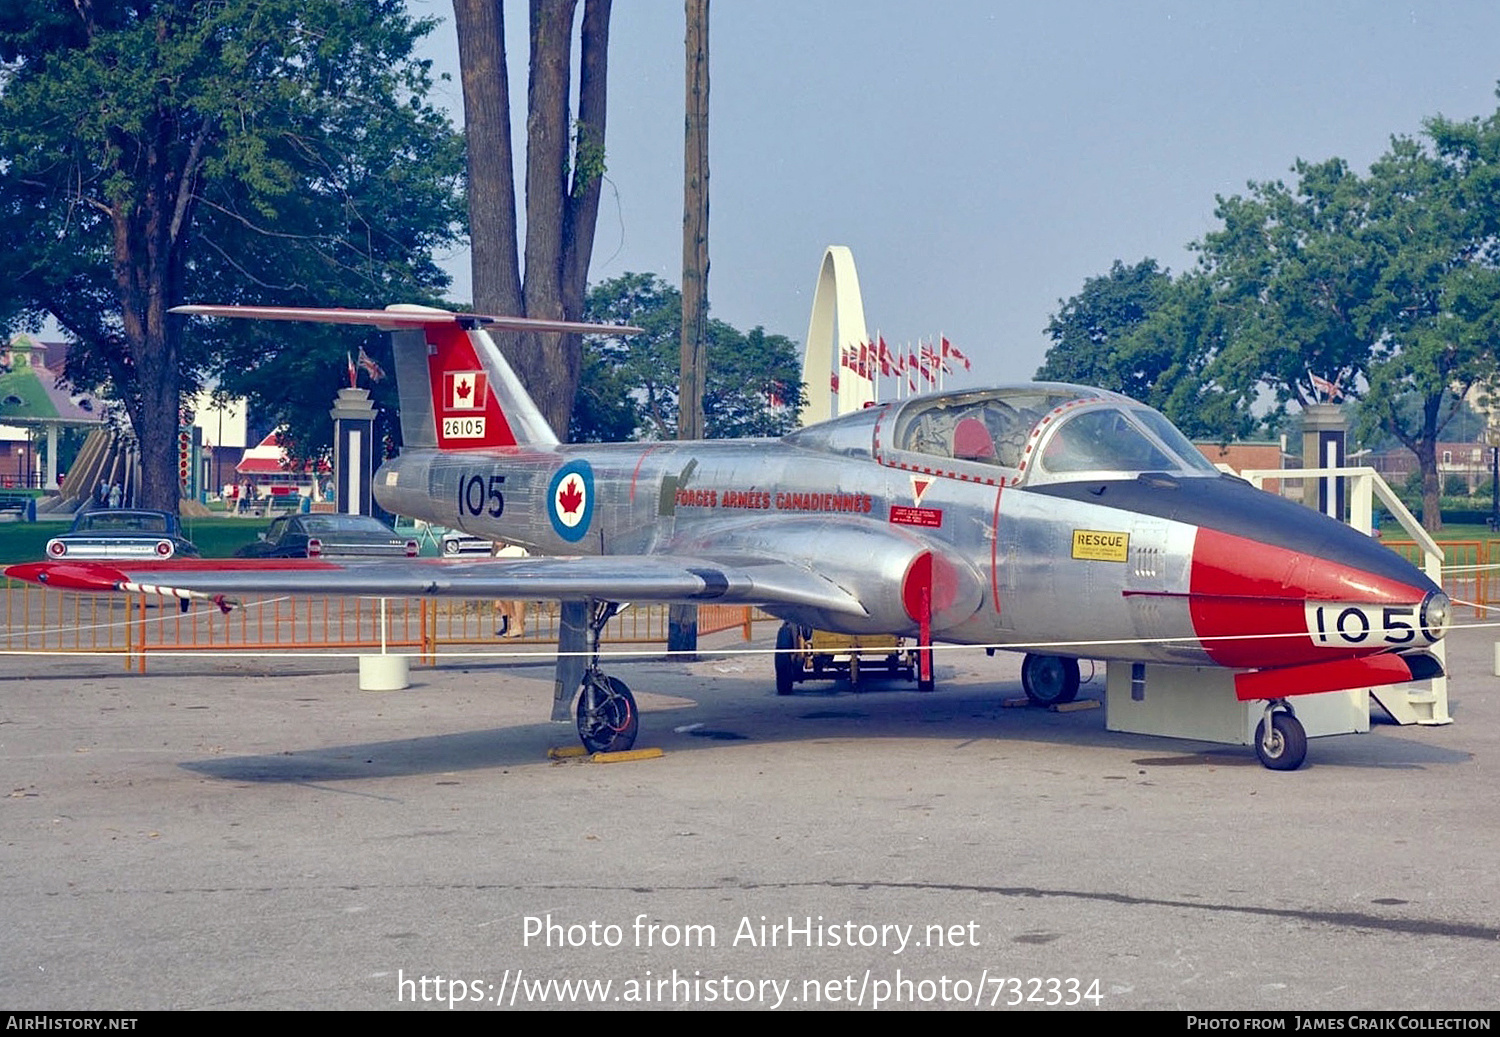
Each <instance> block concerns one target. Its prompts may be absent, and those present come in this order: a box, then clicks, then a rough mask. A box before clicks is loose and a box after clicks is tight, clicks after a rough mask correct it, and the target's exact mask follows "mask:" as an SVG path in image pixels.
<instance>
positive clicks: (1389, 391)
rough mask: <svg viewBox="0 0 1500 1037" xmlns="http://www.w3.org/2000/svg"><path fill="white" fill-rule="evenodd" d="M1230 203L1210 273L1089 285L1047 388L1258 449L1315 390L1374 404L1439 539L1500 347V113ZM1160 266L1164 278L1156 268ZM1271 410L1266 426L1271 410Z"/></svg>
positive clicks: (1368, 416)
mask: <svg viewBox="0 0 1500 1037" xmlns="http://www.w3.org/2000/svg"><path fill="white" fill-rule="evenodd" d="M1292 171H1293V172H1294V173H1295V174H1296V179H1295V181H1294V182H1292V183H1291V184H1290V185H1288V184H1287V183H1284V182H1282V181H1274V182H1268V183H1253V182H1252V183H1251V184H1250V185H1249V190H1248V192H1247V193H1246V194H1245V195H1236V196H1234V197H1230V198H1220V199H1218V206H1217V208H1216V210H1215V215H1216V216H1217V217H1218V219H1219V221H1220V223H1221V226H1220V228H1219V229H1218V230H1215V231H1213V232H1211V233H1209V234H1207V235H1206V236H1205V237H1204V238H1203V240H1202V241H1201V242H1199V243H1198V244H1197V245H1196V246H1195V247H1196V248H1197V250H1198V252H1199V256H1200V260H1199V264H1198V266H1197V268H1196V269H1195V270H1192V271H1190V272H1189V273H1187V274H1185V275H1183V276H1180V277H1178V278H1176V279H1175V280H1172V279H1169V278H1168V277H1167V275H1166V274H1165V272H1162V271H1157V270H1156V269H1155V265H1154V264H1152V263H1150V261H1149V260H1148V261H1145V262H1143V263H1142V264H1138V265H1137V266H1135V267H1125V266H1122V265H1121V264H1119V263H1116V264H1115V267H1114V269H1113V270H1112V271H1111V272H1110V274H1109V275H1108V276H1107V277H1103V278H1094V279H1091V280H1090V281H1088V282H1086V283H1085V285H1084V291H1083V292H1082V293H1080V294H1079V295H1078V296H1075V297H1074V299H1072V300H1069V301H1068V302H1067V303H1065V304H1064V305H1063V309H1062V310H1061V312H1060V313H1059V314H1058V315H1057V316H1056V317H1054V318H1053V320H1052V323H1051V324H1050V325H1049V326H1048V329H1047V330H1048V333H1049V334H1050V335H1051V336H1052V338H1053V341H1054V343H1055V345H1054V346H1053V349H1052V350H1051V351H1049V353H1048V356H1047V363H1046V364H1045V365H1044V366H1043V367H1042V369H1041V371H1040V372H1038V374H1039V376H1041V377H1063V378H1072V379H1077V380H1082V381H1091V382H1093V383H1095V384H1101V385H1103V386H1105V387H1107V388H1114V389H1119V390H1121V391H1124V392H1126V393H1129V394H1130V395H1132V396H1135V397H1137V398H1139V399H1141V400H1144V401H1145V402H1147V403H1151V404H1153V405H1154V406H1157V407H1159V408H1160V409H1161V410H1163V411H1164V412H1165V413H1166V414H1167V415H1168V416H1169V417H1171V418H1172V419H1173V420H1174V421H1176V422H1177V423H1178V424H1180V425H1181V426H1182V427H1183V428H1184V429H1185V430H1187V431H1188V432H1189V433H1190V434H1194V435H1205V434H1217V435H1220V436H1225V437H1228V436H1234V435H1243V434H1245V433H1247V432H1249V431H1250V429H1251V427H1252V426H1253V425H1254V424H1256V419H1255V417H1254V416H1253V413H1252V407H1253V406H1258V405H1260V404H1262V403H1263V402H1264V401H1265V400H1266V399H1268V398H1269V399H1273V400H1274V401H1275V404H1276V409H1275V410H1273V411H1272V412H1271V413H1270V414H1269V415H1266V416H1265V418H1264V419H1263V420H1266V421H1268V422H1275V421H1277V420H1280V418H1281V417H1282V416H1283V414H1284V409H1285V407H1287V406H1288V405H1296V404H1301V405H1306V404H1308V403H1311V402H1314V401H1315V399H1316V394H1315V392H1314V390H1313V388H1312V386H1311V384H1310V381H1309V378H1308V376H1309V374H1313V375H1317V376H1320V377H1324V378H1328V379H1331V380H1335V381H1337V382H1339V384H1340V385H1341V387H1342V389H1343V390H1344V392H1345V393H1346V394H1348V395H1349V396H1350V397H1356V398H1357V397H1362V401H1361V406H1360V416H1361V423H1362V425H1363V426H1364V428H1365V430H1366V432H1367V433H1370V434H1374V433H1381V434H1385V435H1389V436H1392V437H1394V438H1396V439H1398V440H1399V441H1400V442H1402V443H1403V444H1405V445H1406V446H1407V447H1408V448H1410V449H1411V450H1412V451H1413V452H1414V453H1415V454H1416V456H1417V461H1418V465H1419V467H1420V470H1421V472H1422V475H1423V517H1424V522H1426V523H1427V525H1428V527H1429V528H1432V529H1436V528H1439V524H1440V519H1439V515H1438V507H1439V490H1440V486H1439V481H1438V471H1437V459H1436V447H1437V443H1438V439H1439V437H1440V436H1441V435H1442V433H1443V430H1444V428H1445V427H1446V426H1447V424H1448V422H1449V421H1450V420H1451V419H1452V418H1453V417H1454V415H1456V414H1458V413H1459V412H1460V410H1461V403H1462V399H1463V397H1464V395H1465V394H1466V393H1467V392H1468V391H1469V390H1470V388H1472V387H1473V386H1474V385H1476V384H1480V383H1483V382H1487V381H1490V380H1492V379H1493V378H1494V377H1495V373H1496V355H1495V350H1494V345H1493V344H1494V343H1495V342H1496V341H1497V340H1500V113H1497V114H1495V115H1492V116H1490V117H1488V118H1486V119H1472V120H1469V121H1466V122H1452V121H1449V120H1446V119H1442V118H1436V119H1431V120H1429V121H1428V122H1427V123H1426V125H1425V127H1424V131H1423V134H1422V135H1421V137H1420V138H1410V137H1397V138H1394V139H1393V140H1392V143H1391V148H1390V150H1389V151H1388V152H1387V153H1386V154H1385V155H1384V156H1383V157H1382V158H1381V159H1380V160H1379V161H1377V162H1376V163H1374V165H1373V166H1372V167H1371V169H1370V171H1369V173H1368V175H1365V176H1361V175H1359V174H1357V173H1355V172H1353V171H1351V170H1350V169H1349V167H1348V165H1347V164H1346V163H1345V162H1343V161H1342V160H1340V159H1329V160H1328V161H1326V162H1321V163H1308V162H1298V163H1297V164H1296V165H1295V166H1294V167H1293V170H1292ZM1148 264H1149V265H1148ZM1259 409H1261V410H1264V407H1263V406H1261V407H1260V408H1259Z"/></svg>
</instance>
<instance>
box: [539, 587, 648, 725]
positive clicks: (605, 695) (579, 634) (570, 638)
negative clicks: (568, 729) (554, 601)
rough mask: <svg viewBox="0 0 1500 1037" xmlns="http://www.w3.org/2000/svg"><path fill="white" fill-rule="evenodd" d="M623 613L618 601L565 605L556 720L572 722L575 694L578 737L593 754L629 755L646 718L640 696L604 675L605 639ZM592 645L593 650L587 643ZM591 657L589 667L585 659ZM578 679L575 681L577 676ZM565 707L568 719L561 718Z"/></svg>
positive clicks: (559, 657)
mask: <svg viewBox="0 0 1500 1037" xmlns="http://www.w3.org/2000/svg"><path fill="white" fill-rule="evenodd" d="M619 611H620V606H619V605H618V604H617V603H615V602H613V601H588V602H581V601H578V602H574V601H568V602H563V622H562V625H561V629H560V630H559V636H558V658H557V685H556V688H555V689H554V693H553V714H552V718H553V719H554V720H559V719H566V717H567V713H566V712H565V711H566V709H567V703H568V702H569V701H570V700H571V699H572V694H571V692H572V690H573V689H580V690H579V692H578V707H577V711H576V714H575V715H576V718H577V724H578V737H579V739H581V740H582V742H583V747H584V748H585V749H587V750H588V751H589V752H591V753H619V752H624V751H625V750H626V749H629V748H630V747H631V746H632V745H634V744H635V735H636V731H637V730H638V729H639V728H640V712H639V711H638V710H637V709H636V705H635V696H634V695H632V694H630V689H629V688H628V687H626V685H625V682H624V681H622V680H620V678H618V677H611V676H609V675H608V674H605V673H604V672H602V671H601V670H600V669H599V635H600V633H601V632H602V631H603V630H604V624H605V623H608V622H609V620H610V617H611V616H613V615H614V614H615V613H617V612H619ZM585 640H586V644H587V648H586V649H585V647H584V643H582V642H585ZM585 650H586V651H587V662H586V663H583V665H582V672H581V673H578V667H579V664H580V662H582V660H581V658H580V655H579V654H578V653H581V652H583V651H585ZM574 674H577V677H576V678H575V677H574V676H573V675H574ZM559 707H561V710H562V711H563V712H562V715H561V716H559V715H558V714H559Z"/></svg>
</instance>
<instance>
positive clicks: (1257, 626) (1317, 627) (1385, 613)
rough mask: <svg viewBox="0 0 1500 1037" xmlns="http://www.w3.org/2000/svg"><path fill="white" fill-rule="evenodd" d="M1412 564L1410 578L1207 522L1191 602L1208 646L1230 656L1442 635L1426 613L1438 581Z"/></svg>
mask: <svg viewBox="0 0 1500 1037" xmlns="http://www.w3.org/2000/svg"><path fill="white" fill-rule="evenodd" d="M1351 535H1358V534H1351ZM1411 573H1412V582H1410V583H1406V582H1403V581H1401V580H1399V579H1396V578H1393V577H1392V576H1390V575H1381V574H1377V573H1371V572H1368V571H1365V570H1363V569H1360V568H1358V567H1356V566H1353V565H1350V564H1347V563H1342V562H1339V561H1337V560H1334V559H1329V558H1324V557H1317V556H1313V555H1308V554H1304V553H1302V552H1299V551H1292V550H1289V549H1287V548H1284V547H1276V546H1274V545H1271V544H1264V543H1260V542H1258V541H1255V540H1250V539H1247V538H1245V537H1239V536H1234V535H1233V534H1230V533H1224V532H1220V531H1218V530H1214V529H1205V528H1200V529H1199V530H1198V535H1197V540H1196V543H1195V544H1194V547H1193V566H1192V575H1191V578H1190V591H1189V595H1190V597H1189V612H1190V614H1191V615H1192V619H1193V629H1194V631H1195V632H1196V633H1197V635H1198V637H1199V638H1200V640H1202V642H1203V647H1204V650H1205V651H1207V652H1208V654H1209V656H1210V657H1211V658H1212V659H1213V660H1214V661H1215V662H1216V663H1218V664H1219V665H1221V666H1231V667H1239V668H1248V667H1255V668H1262V667H1272V666H1293V665H1297V664H1301V663H1309V662H1320V661H1326V660H1329V659H1336V658H1339V657H1341V656H1342V657H1347V656H1350V655H1368V654H1370V653H1372V652H1382V651H1389V650H1391V649H1399V648H1402V647H1418V646H1421V645H1426V644H1430V643H1431V642H1432V641H1433V640H1435V637H1432V636H1429V635H1428V634H1427V633H1426V632H1424V626H1423V623H1422V619H1421V617H1422V607H1423V602H1424V601H1425V600H1426V599H1427V596H1428V594H1429V593H1431V592H1432V590H1433V588H1432V587H1431V586H1430V585H1426V586H1424V584H1427V580H1426V579H1425V577H1423V576H1422V575H1421V573H1419V572H1418V571H1417V570H1416V569H1415V568H1413V569H1412V570H1411ZM1439 636H1440V635H1439Z"/></svg>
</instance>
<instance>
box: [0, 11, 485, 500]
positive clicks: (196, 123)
mask: <svg viewBox="0 0 1500 1037" xmlns="http://www.w3.org/2000/svg"><path fill="white" fill-rule="evenodd" d="M428 28H429V25H428V23H425V22H420V21H413V20H412V19H411V18H410V17H409V16H408V15H407V14H406V10H405V6H404V5H403V4H402V3H401V2H400V0H364V2H353V0H222V2H219V3H214V4H178V3H167V2H152V0H132V2H126V0H93V2H91V3H80V4H76V5H57V4H52V3H47V2H44V0H18V2H13V3H11V4H8V5H6V6H5V8H4V9H3V10H0V61H3V62H4V63H5V65H4V78H3V80H0V84H3V93H0V153H4V154H5V155H6V156H7V161H6V162H5V163H3V164H0V224H3V225H4V229H5V233H6V241H7V244H8V245H9V248H8V250H7V251H8V262H7V264H6V266H5V269H4V270H3V271H0V300H4V302H3V303H0V317H5V318H10V319H13V320H17V321H26V322H31V323H35V322H36V321H38V320H39V319H41V318H42V317H43V316H45V315H47V314H50V315H52V316H54V317H55V318H56V319H57V320H58V322H59V323H60V324H61V325H62V326H63V327H64V329H66V330H67V331H68V332H69V333H70V334H71V335H72V336H73V337H75V338H76V339H77V340H78V342H79V343H80V344H81V345H82V346H83V348H82V349H80V350H74V351H72V352H71V353H70V358H71V359H70V368H69V375H70V377H71V378H73V379H74V380H75V381H77V382H79V383H80V384H93V383H96V382H100V381H104V382H106V383H107V384H108V386H109V388H110V390H111V391H112V392H113V393H114V394H115V395H117V396H118V397H119V398H120V399H121V400H122V401H123V403H124V404H125V407H126V409H127V411H128V413H129V414H130V418H131V422H132V424H133V426H134V428H135V431H136V434H137V436H138V438H139V440H140V443H141V457H142V498H143V502H144V503H147V504H149V505H151V506H153V507H158V508H163V509H168V510H173V509H175V508H176V504H177V497H178V489H177V475H176V435H175V432H176V428H177V422H178V413H179V396H180V392H181V390H182V389H183V388H185V387H191V386H193V385H194V384H195V383H196V380H197V378H198V376H199V375H200V374H201V373H204V372H205V371H207V370H209V369H210V368H212V367H214V361H213V360H212V359H211V358H213V357H215V356H217V357H218V361H217V368H218V370H219V373H221V374H222V375H223V376H224V378H225V381H226V385H227V387H230V388H234V389H239V390H244V391H247V392H249V394H250V395H251V396H252V398H253V399H256V400H257V401H258V402H260V403H262V404H268V405H270V406H272V407H273V408H277V409H278V410H279V411H280V412H281V413H286V414H293V413H296V412H297V411H298V405H297V404H295V403H294V402H292V401H294V400H295V398H296V397H297V392H296V391H294V390H293V389H292V387H293V386H296V385H298V384H301V385H304V386H306V387H308V388H309V389H310V390H311V391H312V392H313V393H314V394H315V395H316V396H319V397H321V407H322V410H323V413H322V414H321V415H319V417H318V420H315V421H314V420H310V419H309V420H307V423H306V425H305V426H304V427H305V428H307V429H312V428H320V427H323V426H326V425H327V424H328V422H327V417H326V407H327V401H328V398H329V397H330V396H331V394H332V390H333V389H334V388H336V387H337V385H338V382H339V380H340V377H341V372H342V370H343V368H344V363H343V355H344V352H345V348H346V347H345V346H344V345H343V344H342V343H339V344H333V341H334V340H333V339H331V338H329V337H328V336H327V335H325V334H320V333H318V332H316V331H315V332H313V333H311V334H308V335H306V336H304V335H302V334H301V333H299V332H297V331H289V330H288V326H282V325H277V326H275V330H274V331H273V330H270V329H269V328H251V327H248V326H244V325H241V326H239V327H236V328H217V327H208V326H205V327H202V328H193V329H192V330H190V326H189V323H188V322H187V321H185V320H183V319H181V318H177V317H172V316H169V315H168V313H167V311H168V309H170V307H172V306H174V305H176V304H178V303H180V302H185V301H201V300H211V301H215V302H276V303H287V304H309V303H316V304H319V305H328V304H340V303H342V304H345V305H355V304H370V303H374V302H382V303H383V302H386V301H389V300H390V299H391V298H393V297H401V298H411V297H412V296H414V295H415V296H417V297H419V298H420V297H422V296H423V295H425V294H430V293H431V292H433V291H435V290H436V289H438V288H440V287H441V286H442V285H443V284H444V283H445V281H446V278H445V277H444V275H443V274H442V273H441V272H440V271H439V270H438V269H437V268H436V267H435V265H434V264H433V263H432V261H431V259H430V252H431V249H432V248H433V247H434V246H435V245H439V244H443V243H446V242H448V241H450V240H451V239H452V238H453V237H454V235H455V234H456V232H457V230H458V228H459V221H460V218H461V216H462V212H461V209H459V208H458V207H457V205H456V203H457V201H458V198H459V195H458V193H457V192H458V187H459V179H458V176H459V166H458V163H459V160H460V152H459V149H458V147H457V141H456V139H455V137H454V135H453V134H452V132H451V129H450V128H449V127H448V124H447V122H446V120H445V119H444V118H443V117H441V116H440V115H439V114H437V113H436V112H434V111H433V110H432V109H431V108H430V107H428V106H427V105H426V104H425V102H424V96H425V92H426V90H427V87H428V85H429V82H428V76H427V70H426V66H425V65H424V64H423V63H421V62H418V61H416V60H415V59H414V58H413V57H412V46H413V43H414V41H415V40H416V39H417V38H418V37H420V35H421V34H422V33H424V32H425V31H427V29H428ZM292 341H295V342H296V343H297V346H296V347H295V349H288V348H287V346H286V343H288V342H292ZM288 357H290V358H291V362H290V363H288V361H287V358H288ZM334 357H337V360H335V359H333V358H334ZM294 368H295V369H294ZM304 379H305V381H304ZM314 386H315V388H313V387H314ZM308 409H310V408H309V407H308V406H307V405H305V404H304V405H301V410H302V411H303V412H306V411H307V410H308Z"/></svg>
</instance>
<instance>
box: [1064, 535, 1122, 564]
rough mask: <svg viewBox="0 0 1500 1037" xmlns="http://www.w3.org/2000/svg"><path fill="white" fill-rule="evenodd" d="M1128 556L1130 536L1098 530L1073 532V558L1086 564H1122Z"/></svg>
mask: <svg viewBox="0 0 1500 1037" xmlns="http://www.w3.org/2000/svg"><path fill="white" fill-rule="evenodd" d="M1129 556H1130V534H1129V533H1110V532H1106V531H1104V530H1098V529H1075V530H1073V557H1074V558H1078V559H1081V560H1083V561H1086V562H1123V561H1126V560H1127V559H1128V558H1129Z"/></svg>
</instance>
